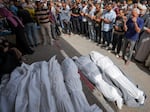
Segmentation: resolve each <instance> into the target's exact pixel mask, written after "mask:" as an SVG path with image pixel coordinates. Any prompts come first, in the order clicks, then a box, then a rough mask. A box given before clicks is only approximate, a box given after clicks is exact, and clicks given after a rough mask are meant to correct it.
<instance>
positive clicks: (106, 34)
mask: <svg viewBox="0 0 150 112" xmlns="http://www.w3.org/2000/svg"><path fill="white" fill-rule="evenodd" d="M111 39H112V30H110V31H103V44H105V42H107V46H109V44H110V43H111Z"/></svg>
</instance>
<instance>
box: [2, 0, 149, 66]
mask: <svg viewBox="0 0 150 112" xmlns="http://www.w3.org/2000/svg"><path fill="white" fill-rule="evenodd" d="M149 6H150V1H149V0H148V1H147V0H141V1H135V0H134V1H133V2H132V3H130V4H129V3H127V1H126V0H121V1H111V0H82V1H81V0H76V1H70V0H68V1H46V0H43V1H42V0H41V1H40V0H37V1H35V2H32V1H30V0H21V1H19V2H14V1H5V0H0V16H1V17H2V18H5V19H6V21H7V23H8V25H9V27H10V28H11V29H12V31H13V32H14V34H15V35H16V47H17V48H18V49H19V50H20V51H21V52H22V53H23V54H32V53H33V52H34V51H33V50H32V47H36V46H37V45H39V44H43V45H47V44H50V45H53V41H54V40H57V39H59V37H60V34H61V31H60V27H61V29H62V33H64V34H67V35H71V34H77V35H80V36H81V37H82V38H86V39H88V40H89V41H93V42H96V43H97V45H100V46H101V47H102V48H105V49H106V50H108V52H112V53H115V55H116V57H117V58H123V59H124V60H125V64H128V63H129V62H130V61H131V59H132V57H133V54H134V58H135V59H136V60H137V61H139V62H142V63H145V65H146V66H148V67H150V62H149V60H150V22H149V19H150V16H149V10H150V7H149ZM37 26H39V27H38V28H40V31H41V35H42V36H40V37H39V35H37V34H38V33H37V32H38V28H37ZM0 44H1V43H0ZM1 46H2V45H1Z"/></svg>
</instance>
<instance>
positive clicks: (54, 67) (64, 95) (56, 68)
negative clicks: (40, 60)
mask: <svg viewBox="0 0 150 112" xmlns="http://www.w3.org/2000/svg"><path fill="white" fill-rule="evenodd" d="M49 67H50V68H49V69H50V78H51V80H52V90H53V93H54V97H55V101H56V105H57V110H58V112H75V110H74V107H73V104H72V102H71V99H70V96H69V94H68V92H67V89H66V86H65V83H64V78H63V74H62V70H61V67H60V65H59V63H58V62H57V60H56V59H55V57H52V58H51V60H50V63H49Z"/></svg>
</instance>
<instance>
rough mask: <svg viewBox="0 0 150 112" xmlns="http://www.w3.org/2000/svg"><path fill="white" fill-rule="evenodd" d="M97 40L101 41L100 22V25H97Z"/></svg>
mask: <svg viewBox="0 0 150 112" xmlns="http://www.w3.org/2000/svg"><path fill="white" fill-rule="evenodd" d="M95 33H96V35H95V37H96V38H95V41H96V42H98V44H100V43H101V26H100V24H99V25H98V26H96V25H95Z"/></svg>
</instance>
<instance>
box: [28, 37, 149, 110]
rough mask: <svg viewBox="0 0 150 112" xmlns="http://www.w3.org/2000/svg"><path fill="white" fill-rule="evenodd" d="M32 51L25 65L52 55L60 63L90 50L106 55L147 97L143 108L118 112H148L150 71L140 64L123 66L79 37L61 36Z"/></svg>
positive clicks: (94, 101)
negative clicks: (49, 43) (52, 43)
mask: <svg viewBox="0 0 150 112" xmlns="http://www.w3.org/2000/svg"><path fill="white" fill-rule="evenodd" d="M34 50H35V53H34V54H33V55H27V56H25V58H26V59H27V60H25V62H26V63H29V64H30V63H33V62H35V61H41V60H49V59H50V58H51V57H52V56H54V55H56V56H57V59H58V60H59V62H61V61H62V60H63V59H64V57H66V56H69V57H73V56H81V55H88V54H89V53H90V52H91V51H92V50H95V51H98V52H100V53H102V54H103V55H107V56H108V57H110V58H111V59H112V60H113V62H114V63H115V64H116V65H117V66H119V67H120V69H121V70H122V71H124V72H125V73H126V74H127V77H129V78H130V80H132V82H134V83H135V84H138V86H139V88H140V89H141V90H143V91H144V92H145V93H146V95H147V99H146V101H145V104H144V105H143V106H141V107H138V108H129V107H127V106H125V105H124V106H123V109H122V110H120V112H150V86H149V83H150V71H148V69H146V68H144V67H143V66H141V65H140V64H138V63H135V62H131V63H130V64H129V65H128V66H125V65H124V61H123V60H121V59H117V58H116V57H115V55H114V54H112V53H108V52H107V51H106V50H104V49H101V48H100V46H97V45H96V43H94V42H91V41H88V40H86V39H84V38H83V37H81V36H79V35H71V36H68V35H62V38H60V39H59V40H57V41H55V42H54V45H53V46H50V45H46V46H42V45H40V46H38V47H37V48H34ZM85 88H86V87H85ZM86 91H87V89H86ZM88 99H90V102H91V104H93V103H97V104H98V105H99V106H100V107H101V104H99V103H98V102H97V101H96V99H94V98H93V96H91V97H90V98H88ZM101 108H103V107H101ZM115 111H117V110H115Z"/></svg>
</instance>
